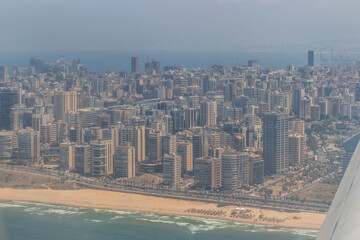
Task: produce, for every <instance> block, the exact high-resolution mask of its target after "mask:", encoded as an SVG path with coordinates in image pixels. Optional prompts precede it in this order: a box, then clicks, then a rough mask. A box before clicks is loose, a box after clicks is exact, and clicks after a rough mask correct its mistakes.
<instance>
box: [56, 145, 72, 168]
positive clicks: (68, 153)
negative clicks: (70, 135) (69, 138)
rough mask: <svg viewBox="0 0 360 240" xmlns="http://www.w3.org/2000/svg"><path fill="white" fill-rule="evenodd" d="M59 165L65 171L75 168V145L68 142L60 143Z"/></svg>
mask: <svg viewBox="0 0 360 240" xmlns="http://www.w3.org/2000/svg"><path fill="white" fill-rule="evenodd" d="M60 161H61V166H63V168H64V169H65V170H67V171H73V170H74V169H75V146H74V144H73V143H70V142H63V143H60Z"/></svg>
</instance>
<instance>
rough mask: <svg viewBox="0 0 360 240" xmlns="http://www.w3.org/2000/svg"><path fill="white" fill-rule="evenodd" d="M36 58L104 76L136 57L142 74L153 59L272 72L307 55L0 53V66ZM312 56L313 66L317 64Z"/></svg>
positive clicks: (126, 67)
mask: <svg viewBox="0 0 360 240" xmlns="http://www.w3.org/2000/svg"><path fill="white" fill-rule="evenodd" d="M35 56H38V57H40V58H41V59H43V60H44V61H45V62H55V61H56V60H57V59H60V58H61V57H62V56H65V57H66V61H68V62H71V61H72V60H73V59H77V58H80V62H81V63H82V64H84V66H86V67H87V68H88V69H89V70H91V71H94V72H97V73H103V72H106V71H122V70H125V71H130V58H131V57H132V56H136V57H139V59H140V71H144V70H145V62H147V61H151V59H156V60H158V61H160V64H161V68H162V67H163V66H167V65H177V66H182V67H185V68H186V69H187V70H191V69H193V68H197V67H200V68H204V69H208V68H210V67H211V66H213V65H229V66H235V65H247V61H248V60H251V59H256V60H258V61H259V64H260V65H261V66H263V67H270V68H273V69H281V68H286V66H287V65H289V64H293V65H295V66H299V65H306V64H307V52H293V53H291V52H289V53H283V52H254V53H250V52H217V51H164V50H161V51H155V50H152V51H95V50H92V51H69V50H67V51H10V50H9V51H0V66H8V67H9V72H11V69H12V67H13V66H17V65H19V66H26V65H29V59H30V57H35ZM318 62H319V59H318V56H315V63H318Z"/></svg>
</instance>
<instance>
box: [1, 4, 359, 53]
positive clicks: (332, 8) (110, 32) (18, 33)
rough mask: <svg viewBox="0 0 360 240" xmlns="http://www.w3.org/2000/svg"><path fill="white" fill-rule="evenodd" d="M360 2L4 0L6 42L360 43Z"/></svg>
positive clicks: (20, 45)
mask: <svg viewBox="0 0 360 240" xmlns="http://www.w3.org/2000/svg"><path fill="white" fill-rule="evenodd" d="M359 7H360V2H359V1H356V0H345V1H338V0H301V1H300V0H183V1H174V0H170V1H168V0H152V1H148V0H121V1H115V0H104V1H95V0H77V1H70V0H64V1H59V0H55V1H47V0H32V1H26V0H15V1H14V0H3V1H1V2H0V12H1V14H0V27H1V29H2V34H1V39H0V49H2V50H206V51H249V50H253V51H269V50H272V51H275V50H276V51H306V50H307V49H319V48H320V49H323V50H328V51H330V50H331V49H333V50H341V51H343V50H344V49H346V50H348V51H356V50H360V47H359V44H358V39H359V36H360V30H359V29H360V26H359V25H360V21H359V15H358V12H357V11H358V8H359ZM345 43H346V45H344V44H345Z"/></svg>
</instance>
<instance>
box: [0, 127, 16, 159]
mask: <svg viewBox="0 0 360 240" xmlns="http://www.w3.org/2000/svg"><path fill="white" fill-rule="evenodd" d="M13 135H14V132H10V131H9V132H5V131H2V132H0V161H2V160H10V159H11V157H12V154H13V137H14V136H13Z"/></svg>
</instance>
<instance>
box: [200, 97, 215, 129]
mask: <svg viewBox="0 0 360 240" xmlns="http://www.w3.org/2000/svg"><path fill="white" fill-rule="evenodd" d="M216 124H217V103H216V102H215V101H205V102H202V103H201V104H200V125H201V126H216Z"/></svg>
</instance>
